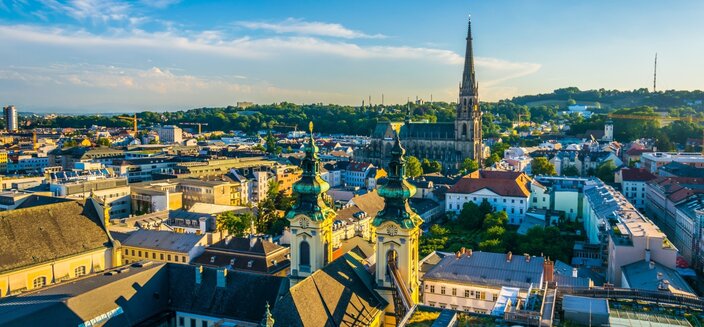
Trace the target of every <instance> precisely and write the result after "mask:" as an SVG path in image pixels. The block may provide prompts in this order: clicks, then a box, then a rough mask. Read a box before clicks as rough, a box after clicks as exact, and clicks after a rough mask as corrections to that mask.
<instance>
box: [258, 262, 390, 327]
mask: <svg viewBox="0 0 704 327" xmlns="http://www.w3.org/2000/svg"><path fill="white" fill-rule="evenodd" d="M373 284H374V282H373V279H372V275H371V274H370V273H369V272H367V271H366V270H365V269H364V266H363V264H362V263H361V258H359V257H358V256H357V255H355V254H352V253H347V254H345V255H343V256H342V257H340V258H338V259H336V260H335V261H333V262H331V263H330V264H328V265H327V266H325V268H323V269H321V270H318V271H316V272H315V273H313V274H312V275H311V276H309V277H307V278H306V279H304V280H302V281H300V282H299V283H298V284H296V285H295V286H293V287H292V288H291V289H290V290H289V292H288V293H287V294H286V295H285V296H284V297H283V298H282V299H281V300H280V301H279V302H278V303H277V304H276V307H275V308H274V311H273V312H272V313H273V315H274V319H276V323H275V326H321V327H322V326H368V325H369V324H370V323H371V322H372V320H373V319H374V317H375V316H376V315H378V314H383V313H382V311H383V310H384V309H385V308H386V306H387V305H388V303H387V302H386V301H385V300H384V299H383V298H382V297H381V296H380V295H379V294H378V293H377V292H376V291H375V290H374V289H373Z"/></svg>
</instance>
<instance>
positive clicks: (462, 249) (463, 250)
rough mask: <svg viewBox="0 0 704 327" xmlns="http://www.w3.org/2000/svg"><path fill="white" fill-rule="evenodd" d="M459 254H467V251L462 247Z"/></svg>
mask: <svg viewBox="0 0 704 327" xmlns="http://www.w3.org/2000/svg"><path fill="white" fill-rule="evenodd" d="M460 253H462V254H465V253H467V249H465V248H464V246H463V247H462V248H461V249H460Z"/></svg>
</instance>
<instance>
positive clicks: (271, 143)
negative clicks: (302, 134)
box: [266, 130, 283, 155]
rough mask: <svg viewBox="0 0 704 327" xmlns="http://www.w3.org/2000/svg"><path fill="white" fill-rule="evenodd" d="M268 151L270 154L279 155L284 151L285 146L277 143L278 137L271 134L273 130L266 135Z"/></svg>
mask: <svg viewBox="0 0 704 327" xmlns="http://www.w3.org/2000/svg"><path fill="white" fill-rule="evenodd" d="M266 152H267V153H269V154H275V155H279V154H281V152H283V148H281V147H280V146H279V145H277V144H276V138H275V137H274V135H272V134H271V130H269V133H268V134H267V135H266Z"/></svg>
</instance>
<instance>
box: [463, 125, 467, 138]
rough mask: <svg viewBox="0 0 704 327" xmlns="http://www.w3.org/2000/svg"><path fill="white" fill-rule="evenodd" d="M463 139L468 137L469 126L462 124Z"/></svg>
mask: <svg viewBox="0 0 704 327" xmlns="http://www.w3.org/2000/svg"><path fill="white" fill-rule="evenodd" d="M462 137H467V124H462Z"/></svg>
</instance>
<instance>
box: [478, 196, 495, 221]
mask: <svg viewBox="0 0 704 327" xmlns="http://www.w3.org/2000/svg"><path fill="white" fill-rule="evenodd" d="M492 212H494V207H492V206H491V204H490V203H489V200H487V199H484V200H482V203H480V204H479V214H480V215H481V216H482V217H486V215H488V214H490V213H492Z"/></svg>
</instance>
